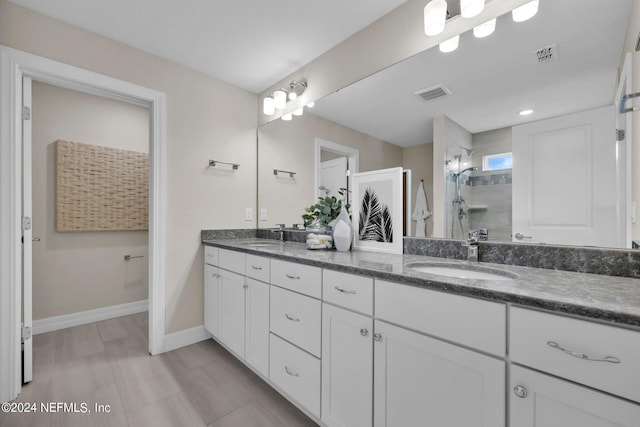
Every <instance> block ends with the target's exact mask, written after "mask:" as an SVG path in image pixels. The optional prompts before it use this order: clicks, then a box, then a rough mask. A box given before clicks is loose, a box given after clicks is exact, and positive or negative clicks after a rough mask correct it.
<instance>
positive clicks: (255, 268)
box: [251, 265, 262, 270]
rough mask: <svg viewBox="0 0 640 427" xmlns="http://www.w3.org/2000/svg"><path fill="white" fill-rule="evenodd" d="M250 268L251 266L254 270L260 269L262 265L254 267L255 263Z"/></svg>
mask: <svg viewBox="0 0 640 427" xmlns="http://www.w3.org/2000/svg"><path fill="white" fill-rule="evenodd" d="M251 268H253V269H254V270H262V267H256V266H255V265H252V266H251Z"/></svg>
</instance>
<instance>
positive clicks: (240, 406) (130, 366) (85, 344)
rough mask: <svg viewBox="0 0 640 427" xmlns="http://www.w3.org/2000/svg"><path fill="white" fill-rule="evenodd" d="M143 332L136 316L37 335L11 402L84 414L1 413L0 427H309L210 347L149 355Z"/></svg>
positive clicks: (261, 384) (231, 359)
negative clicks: (29, 367) (25, 380)
mask: <svg viewBox="0 0 640 427" xmlns="http://www.w3.org/2000/svg"><path fill="white" fill-rule="evenodd" d="M147 330H148V322H147V313H141V314H135V315H131V316H125V317H120V318H116V319H110V320H105V321H102V322H97V323H92V324H88V325H82V326H77V327H74V328H69V329H64V330H60V331H54V332H49V333H46V334H40V335H36V336H35V337H34V341H33V347H34V351H33V356H34V360H33V372H34V374H33V378H34V380H33V382H31V383H29V384H27V385H26V386H25V387H24V388H23V393H22V394H21V395H20V397H19V398H18V399H17V400H16V402H29V403H33V402H35V403H37V406H38V409H40V408H39V406H40V402H47V403H48V402H65V403H76V404H77V406H78V409H80V410H82V407H81V406H80V405H81V404H82V403H86V404H87V408H88V409H89V410H90V411H91V413H88V412H87V413H70V412H66V413H65V412H63V411H61V412H58V413H43V412H40V411H39V412H37V413H23V414H12V413H10V414H4V413H2V412H0V426H1V427H18V426H46V427H49V426H51V427H54V426H61V427H74V426H114V427H115V426H117V427H123V426H132V427H145V426H153V427H161V426H170V427H175V426H181V427H190V426H209V427H294V426H316V424H315V423H314V422H313V421H311V420H310V419H309V418H307V417H306V416H305V415H304V414H303V413H302V412H300V411H299V410H298V409H297V408H295V407H294V406H293V405H291V404H290V403H289V402H288V401H287V400H286V399H285V398H283V397H282V396H280V395H279V394H278V393H277V392H276V391H275V390H273V389H272V388H271V387H270V386H269V385H267V384H266V383H265V382H264V381H262V380H261V379H260V378H259V377H258V376H257V375H256V374H254V373H253V372H251V371H250V370H249V369H248V368H247V367H246V366H244V365H243V364H242V363H241V362H239V361H238V360H237V359H236V358H235V357H233V356H232V355H231V354H229V353H228V352H227V351H226V350H224V349H223V348H222V347H221V346H220V345H219V344H217V343H216V342H215V341H213V340H207V341H203V342H200V343H197V344H193V345H190V346H188V347H183V348H180V349H177V350H174V351H171V352H168V353H164V354H162V355H159V356H149V354H148V341H147ZM96 404H100V405H110V412H109V413H99V412H96V410H95V405H96Z"/></svg>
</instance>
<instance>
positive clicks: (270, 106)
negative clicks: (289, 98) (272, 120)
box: [262, 96, 276, 116]
mask: <svg viewBox="0 0 640 427" xmlns="http://www.w3.org/2000/svg"><path fill="white" fill-rule="evenodd" d="M262 112H263V113H264V114H266V115H267V116H273V114H275V112H276V104H275V101H274V99H273V98H272V97H270V96H266V97H265V98H264V100H263V101H262Z"/></svg>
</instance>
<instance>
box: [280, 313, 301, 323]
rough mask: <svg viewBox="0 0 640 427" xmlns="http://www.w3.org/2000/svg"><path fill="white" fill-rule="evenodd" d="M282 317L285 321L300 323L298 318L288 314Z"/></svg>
mask: <svg viewBox="0 0 640 427" xmlns="http://www.w3.org/2000/svg"><path fill="white" fill-rule="evenodd" d="M284 317H286V318H287V319H289V320H291V321H292V322H299V321H300V318H298V317H293V316H289V315H288V314H285V315H284Z"/></svg>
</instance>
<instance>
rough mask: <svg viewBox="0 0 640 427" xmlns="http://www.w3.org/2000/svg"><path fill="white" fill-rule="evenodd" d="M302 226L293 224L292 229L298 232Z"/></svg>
mask: <svg viewBox="0 0 640 427" xmlns="http://www.w3.org/2000/svg"><path fill="white" fill-rule="evenodd" d="M301 225H302V224H293V225H292V227H293V229H294V230H299V229H300V226H301Z"/></svg>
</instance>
